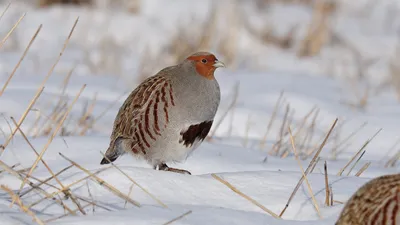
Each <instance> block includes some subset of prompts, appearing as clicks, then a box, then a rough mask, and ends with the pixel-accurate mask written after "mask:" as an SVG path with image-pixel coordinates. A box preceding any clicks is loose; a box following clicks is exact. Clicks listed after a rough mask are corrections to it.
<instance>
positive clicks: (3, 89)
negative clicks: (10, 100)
mask: <svg viewBox="0 0 400 225" xmlns="http://www.w3.org/2000/svg"><path fill="white" fill-rule="evenodd" d="M41 29H42V24H40V25H39V27H38V29H37V30H36V32H35V34H34V35H33V36H32V38H31V40H30V41H29V43H28V46H26V48H25V51H24V53H23V54H22V56H21V58H20V59H19V61H18V63H17V65H15V67H14V69H13V71H12V72H11V74H10V76H8V78H7V80H6V82H5V84H4V85H3V88H2V89H1V91H0V97H1V96H2V95H3V93H4V91H5V90H6V88H7V86H8V84H9V83H10V81H11V79H12V77H13V76H14V74H15V72H16V71H17V69H18V68H19V66H20V65H21V63H22V61H23V60H24V58H25V56H26V54H27V53H28V51H29V49H30V48H31V46H32V44H33V42H34V41H35V39H36V37H37V35H38V34H39V32H40V30H41Z"/></svg>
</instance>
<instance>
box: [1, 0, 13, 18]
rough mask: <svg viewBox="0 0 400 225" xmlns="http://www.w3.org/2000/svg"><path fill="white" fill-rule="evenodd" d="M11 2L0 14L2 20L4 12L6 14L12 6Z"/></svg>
mask: <svg viewBox="0 0 400 225" xmlns="http://www.w3.org/2000/svg"><path fill="white" fill-rule="evenodd" d="M10 5H11V2H9V3H8V4H7V6H6V8H5V9H4V11H3V12H2V13H1V15H0V21H1V19H3V16H4V14H6V12H7V10H8V9H9V8H10Z"/></svg>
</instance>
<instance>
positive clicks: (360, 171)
mask: <svg viewBox="0 0 400 225" xmlns="http://www.w3.org/2000/svg"><path fill="white" fill-rule="evenodd" d="M370 165H371V162H367V163H365V164H364V166H363V167H361V169H360V170H359V171H358V172H357V173H356V177H359V176H361V174H362V173H364V171H365V170H367V169H368V167H369V166H370Z"/></svg>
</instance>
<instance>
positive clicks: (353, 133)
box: [337, 122, 368, 149]
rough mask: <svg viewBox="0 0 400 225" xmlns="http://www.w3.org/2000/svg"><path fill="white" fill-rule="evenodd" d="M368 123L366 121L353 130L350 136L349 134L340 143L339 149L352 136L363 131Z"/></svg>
mask: <svg viewBox="0 0 400 225" xmlns="http://www.w3.org/2000/svg"><path fill="white" fill-rule="evenodd" d="M367 124H368V123H367V122H364V123H363V124H362V125H361V126H360V127H358V128H357V129H356V130H355V131H353V132H351V134H349V136H347V137H346V138H345V139H343V140H342V141H341V142H340V143H339V144H338V145H337V148H338V149H339V148H340V147H341V146H342V145H344V144H345V143H347V141H349V140H350V139H351V138H352V137H354V136H355V135H356V134H357V133H358V132H359V131H361V130H362V129H363V128H364V127H365V126H366V125H367Z"/></svg>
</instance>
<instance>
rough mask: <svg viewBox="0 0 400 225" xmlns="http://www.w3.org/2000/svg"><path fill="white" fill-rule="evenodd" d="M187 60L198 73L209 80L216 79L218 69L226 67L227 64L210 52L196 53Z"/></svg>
mask: <svg viewBox="0 0 400 225" xmlns="http://www.w3.org/2000/svg"><path fill="white" fill-rule="evenodd" d="M186 60H188V61H190V62H191V65H193V66H194V67H195V69H196V72H197V73H198V74H199V75H201V76H203V77H205V78H207V79H209V80H213V79H214V71H215V70H216V69H217V68H218V67H225V64H224V63H222V62H221V61H218V59H217V58H216V57H215V56H214V55H213V54H211V53H209V52H196V53H194V54H193V55H191V56H189V57H187V58H186Z"/></svg>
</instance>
